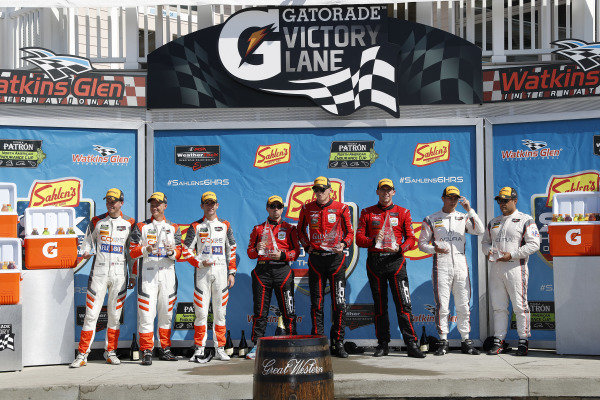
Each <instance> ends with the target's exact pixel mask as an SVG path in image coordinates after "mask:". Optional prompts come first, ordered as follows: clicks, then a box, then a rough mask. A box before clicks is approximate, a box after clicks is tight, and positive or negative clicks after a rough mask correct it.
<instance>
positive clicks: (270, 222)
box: [267, 218, 283, 226]
mask: <svg viewBox="0 0 600 400" xmlns="http://www.w3.org/2000/svg"><path fill="white" fill-rule="evenodd" d="M267 222H268V223H269V225H275V226H277V225H280V224H281V223H282V222H283V220H282V219H281V220H279V222H275V221H273V220H272V219H271V218H267Z"/></svg>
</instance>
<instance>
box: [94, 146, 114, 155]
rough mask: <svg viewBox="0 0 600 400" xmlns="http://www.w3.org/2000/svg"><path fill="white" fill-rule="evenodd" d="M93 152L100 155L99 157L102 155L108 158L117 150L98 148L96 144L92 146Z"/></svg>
mask: <svg viewBox="0 0 600 400" xmlns="http://www.w3.org/2000/svg"><path fill="white" fill-rule="evenodd" d="M94 150H96V151H97V152H98V153H100V155H102V156H104V157H106V156H110V155H111V154H115V153H116V152H117V149H113V148H111V147H104V146H100V145H98V144H95V145H94Z"/></svg>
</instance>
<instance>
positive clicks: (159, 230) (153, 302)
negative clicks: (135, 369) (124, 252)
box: [129, 218, 181, 351]
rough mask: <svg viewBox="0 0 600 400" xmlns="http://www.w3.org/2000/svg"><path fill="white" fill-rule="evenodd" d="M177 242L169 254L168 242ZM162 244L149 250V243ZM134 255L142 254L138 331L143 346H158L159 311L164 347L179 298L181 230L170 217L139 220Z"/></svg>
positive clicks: (132, 248) (133, 241)
mask: <svg viewBox="0 0 600 400" xmlns="http://www.w3.org/2000/svg"><path fill="white" fill-rule="evenodd" d="M168 243H171V244H174V245H175V252H174V253H173V254H172V255H170V256H168V255H167V251H166V248H165V246H166V244H168ZM155 244H157V246H158V252H157V253H156V254H154V253H153V252H150V253H148V251H147V249H146V246H148V245H151V246H152V245H155ZM129 251H130V254H131V257H133V258H140V261H139V262H138V266H137V271H136V270H135V268H134V271H133V275H134V276H135V275H137V290H138V332H139V336H140V350H141V351H144V350H151V349H153V348H154V318H155V317H156V316H157V315H158V336H159V338H160V345H161V347H162V348H163V349H165V348H167V347H170V346H171V320H172V317H173V307H174V306H175V302H176V301H177V276H176V274H175V260H176V259H177V258H179V256H180V255H181V230H180V229H179V226H177V224H174V223H172V222H171V221H168V220H166V219H163V220H162V221H157V220H155V219H154V218H150V219H148V220H146V221H144V222H139V223H137V224H136V226H135V228H134V229H133V232H132V233H131V244H130V246H129Z"/></svg>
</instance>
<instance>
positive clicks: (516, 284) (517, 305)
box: [482, 210, 540, 340]
mask: <svg viewBox="0 0 600 400" xmlns="http://www.w3.org/2000/svg"><path fill="white" fill-rule="evenodd" d="M482 247H483V252H484V253H485V254H486V255H487V254H488V252H489V251H490V250H491V249H495V250H499V251H501V252H502V251H504V252H509V253H510V256H511V259H510V261H506V262H490V273H489V288H490V299H491V303H492V310H493V313H494V336H495V337H497V338H499V339H501V340H504V338H505V336H506V331H507V329H508V300H509V298H510V301H511V303H512V306H513V311H514V313H515V315H516V318H517V332H518V334H519V338H520V339H527V338H528V337H529V336H531V333H530V319H529V305H528V304H527V281H528V279H529V268H528V267H527V260H528V259H529V256H530V255H531V254H533V253H535V252H536V251H538V250H539V248H540V234H539V232H538V229H537V226H536V224H535V222H534V220H533V218H531V216H529V215H527V214H524V213H522V212H520V211H518V210H516V211H515V212H514V213H512V214H511V215H508V216H504V215H501V216H499V217H496V218H494V219H492V220H491V221H490V222H489V223H488V225H487V229H486V231H485V235H484V236H483V244H482Z"/></svg>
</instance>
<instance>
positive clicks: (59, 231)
mask: <svg viewBox="0 0 600 400" xmlns="http://www.w3.org/2000/svg"><path fill="white" fill-rule="evenodd" d="M56 234H57V235H64V234H65V230H64V229H63V228H58V229H57V230H56Z"/></svg>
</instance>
